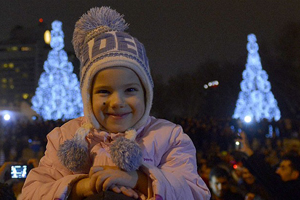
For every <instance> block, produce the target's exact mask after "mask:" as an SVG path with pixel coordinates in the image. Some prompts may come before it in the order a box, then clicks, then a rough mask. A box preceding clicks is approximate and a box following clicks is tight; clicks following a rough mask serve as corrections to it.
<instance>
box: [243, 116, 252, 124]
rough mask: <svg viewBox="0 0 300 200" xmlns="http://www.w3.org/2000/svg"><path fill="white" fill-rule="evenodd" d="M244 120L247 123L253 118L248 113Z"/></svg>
mask: <svg viewBox="0 0 300 200" xmlns="http://www.w3.org/2000/svg"><path fill="white" fill-rule="evenodd" d="M244 121H245V122H246V123H250V122H251V121H252V118H251V117H250V116H249V115H247V116H246V117H245V118H244Z"/></svg>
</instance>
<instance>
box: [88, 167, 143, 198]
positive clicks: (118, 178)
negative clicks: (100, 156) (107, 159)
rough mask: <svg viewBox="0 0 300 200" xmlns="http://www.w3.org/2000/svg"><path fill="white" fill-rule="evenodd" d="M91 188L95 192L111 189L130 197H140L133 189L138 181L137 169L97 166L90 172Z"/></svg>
mask: <svg viewBox="0 0 300 200" xmlns="http://www.w3.org/2000/svg"><path fill="white" fill-rule="evenodd" d="M89 177H90V188H91V189H92V190H94V191H95V192H100V191H102V190H103V191H105V190H108V189H111V190H112V191H114V192H116V193H120V192H122V193H123V194H124V195H126V196H129V197H134V198H138V194H137V193H136V192H135V191H134V190H133V189H132V188H134V187H135V186H136V184H137V181H138V174H137V172H136V171H132V172H126V171H123V170H120V169H119V168H118V167H114V166H95V167H92V168H91V170H90V173H89Z"/></svg>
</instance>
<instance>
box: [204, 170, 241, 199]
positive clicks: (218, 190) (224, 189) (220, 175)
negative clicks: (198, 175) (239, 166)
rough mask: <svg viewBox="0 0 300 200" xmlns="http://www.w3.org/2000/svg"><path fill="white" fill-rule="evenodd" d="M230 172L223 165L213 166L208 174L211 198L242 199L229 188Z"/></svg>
mask: <svg viewBox="0 0 300 200" xmlns="http://www.w3.org/2000/svg"><path fill="white" fill-rule="evenodd" d="M230 179H231V177H230V173H229V172H228V171H227V170H226V169H225V168H223V167H214V168H213V169H211V171H210V174H209V187H210V189H211V193H212V196H211V200H244V197H243V196H242V195H241V194H239V193H237V192H235V191H232V190H231V185H230Z"/></svg>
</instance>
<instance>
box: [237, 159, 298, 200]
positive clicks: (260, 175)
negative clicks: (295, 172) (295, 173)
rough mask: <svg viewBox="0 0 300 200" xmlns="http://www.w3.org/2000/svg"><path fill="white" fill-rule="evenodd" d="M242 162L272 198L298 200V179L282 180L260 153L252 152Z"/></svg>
mask: <svg viewBox="0 0 300 200" xmlns="http://www.w3.org/2000/svg"><path fill="white" fill-rule="evenodd" d="M243 164H244V165H245V166H246V167H247V168H248V169H249V171H250V172H251V173H252V174H253V175H254V176H255V177H256V178H257V179H258V180H259V181H260V182H261V183H262V184H263V185H264V186H265V188H266V189H267V190H268V192H269V193H270V195H271V196H272V199H274V200H275V199H276V200H277V199H278V200H285V199H286V200H293V199H295V200H299V197H300V180H299V179H298V180H295V181H287V182H284V181H282V180H281V177H280V176H279V175H278V174H276V173H275V171H274V169H273V168H272V167H271V166H270V165H268V164H267V163H266V162H265V160H264V157H263V156H262V155H259V154H256V153H254V154H253V155H252V156H250V157H248V158H244V159H243Z"/></svg>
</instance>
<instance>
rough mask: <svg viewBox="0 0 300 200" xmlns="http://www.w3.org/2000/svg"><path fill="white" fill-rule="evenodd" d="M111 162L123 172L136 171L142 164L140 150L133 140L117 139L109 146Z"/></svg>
mask: <svg viewBox="0 0 300 200" xmlns="http://www.w3.org/2000/svg"><path fill="white" fill-rule="evenodd" d="M110 155H111V159H112V161H113V162H114V163H115V164H116V165H117V166H118V167H119V168H120V169H122V170H124V171H127V172H129V171H133V170H137V169H138V168H139V167H140V166H141V164H142V150H141V148H140V146H139V145H138V144H137V143H136V142H135V141H134V140H133V141H132V140H129V139H127V138H125V137H119V138H117V139H116V140H115V141H114V142H113V143H112V145H111V146H110Z"/></svg>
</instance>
